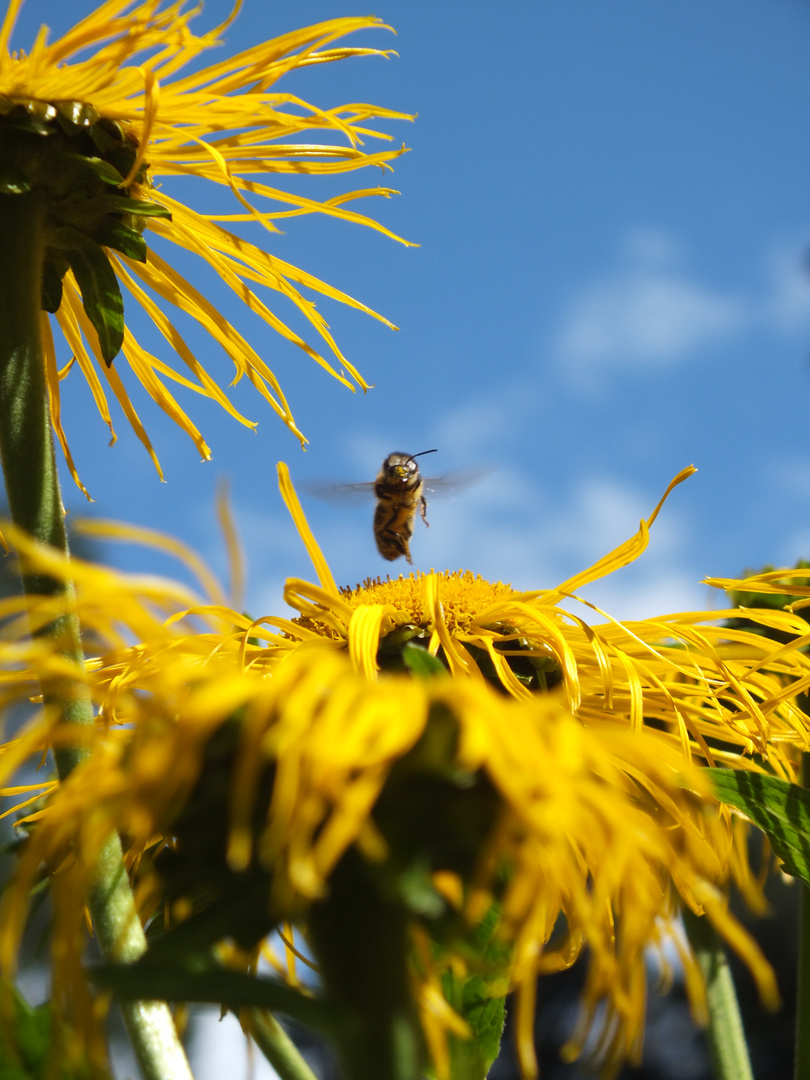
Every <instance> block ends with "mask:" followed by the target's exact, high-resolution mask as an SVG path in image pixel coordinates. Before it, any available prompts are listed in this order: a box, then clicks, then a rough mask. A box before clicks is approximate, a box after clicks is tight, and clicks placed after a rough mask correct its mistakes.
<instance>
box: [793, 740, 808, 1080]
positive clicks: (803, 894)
mask: <svg viewBox="0 0 810 1080" xmlns="http://www.w3.org/2000/svg"><path fill="white" fill-rule="evenodd" d="M801 782H802V786H803V787H806V788H810V754H802V772H801ZM797 885H798V887H799V964H798V971H797V988H796V1056H795V1061H794V1070H793V1076H794V1078H795V1080H808V1077H810V889H808V887H807V885H805V884H804V883H803V882H797Z"/></svg>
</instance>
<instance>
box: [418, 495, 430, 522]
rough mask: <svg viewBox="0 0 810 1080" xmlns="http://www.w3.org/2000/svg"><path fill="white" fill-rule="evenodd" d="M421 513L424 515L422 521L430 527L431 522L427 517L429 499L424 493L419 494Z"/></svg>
mask: <svg viewBox="0 0 810 1080" xmlns="http://www.w3.org/2000/svg"><path fill="white" fill-rule="evenodd" d="M419 513H420V514H421V515H422V521H424V523H425V525H426V527H427V528H428V529H429V528H430V522H429V521H428V519H427V499H426V498H425V496H424V495H420V496H419Z"/></svg>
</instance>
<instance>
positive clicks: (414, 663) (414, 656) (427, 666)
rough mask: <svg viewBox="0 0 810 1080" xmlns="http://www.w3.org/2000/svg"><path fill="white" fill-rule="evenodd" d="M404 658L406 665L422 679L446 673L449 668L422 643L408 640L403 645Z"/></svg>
mask: <svg viewBox="0 0 810 1080" xmlns="http://www.w3.org/2000/svg"><path fill="white" fill-rule="evenodd" d="M402 659H403V660H404V662H405V666H406V667H407V668H408V670H409V671H410V672H411V674H413V675H416V676H417V678H420V679H431V678H433V676H434V675H446V674H447V668H446V667H445V666H444V664H443V663H442V662H441V660H438V659H437V658H436V657H435V656H431V655H430V653H429V652H428V651H427V649H423V648H422V646H421V645H414V643H413V642H412V641H408V642H406V643H405V645H403V646H402Z"/></svg>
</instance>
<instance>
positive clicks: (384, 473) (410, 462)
mask: <svg viewBox="0 0 810 1080" xmlns="http://www.w3.org/2000/svg"><path fill="white" fill-rule="evenodd" d="M435 453H436V451H435V450H423V451H422V452H421V453H419V454H389V455H388V457H387V458H386V459H385V461H384V462H383V463H382V468H381V469H380V471H379V473H378V474H377V480H376V481H375V484H374V494H375V495H376V496H377V508H376V510H375V511H374V539H375V540H376V541H377V550H378V551H379V553H380V554H381V555H382V557H383V558H384V559H388V560H389V562H393V560H394V559H398V558H399V557H400V555H404V556H405V558H406V559H407V560H408V562H412V559H411V549H410V546H409V545H410V540H411V537H412V536H413V523H414V521H415V520H416V511H417V510H418V511H419V513H420V514H421V515H422V521H424V523H425V525H426V526H427V527H429V525H430V523H429V522H428V519H427V499H426V498H425V494H424V492H425V482H424V480H423V479H422V474H421V473H420V472H419V466H418V465H417V464H416V461H415V458H418V457H424V455H425V454H435Z"/></svg>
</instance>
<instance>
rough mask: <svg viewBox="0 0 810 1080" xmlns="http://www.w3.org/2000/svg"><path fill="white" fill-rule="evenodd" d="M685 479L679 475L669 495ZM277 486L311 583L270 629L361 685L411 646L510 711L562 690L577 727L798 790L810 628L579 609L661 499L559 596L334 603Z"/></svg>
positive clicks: (374, 586) (284, 477)
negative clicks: (645, 742)
mask: <svg viewBox="0 0 810 1080" xmlns="http://www.w3.org/2000/svg"><path fill="white" fill-rule="evenodd" d="M691 471H692V470H684V472H683V473H681V474H679V476H678V477H676V478H675V480H674V481H673V483H672V484H671V485H670V488H669V489H668V492H669V490H671V489H672V487H673V486H674V485H675V484H677V483H679V482H680V481H682V480H683V479H685V478H686V477H687V476H688V475H690V473H691ZM279 474H280V483H281V490H282V494H283V496H284V498H285V501H286V502H287V505H288V507H289V509H290V511H291V513H292V515H293V518H294V520H295V523H296V525H297V527H298V529H299V532H300V534H301V537H302V539H303V540H304V543H305V544H306V546H307V550H308V552H309V554H310V557H311V558H312V560H313V563H314V565H315V569H316V573H317V575H318V578H319V582H320V584H318V585H314V584H312V583H310V582H305V581H301V580H299V579H290V580H288V581H287V584H286V587H285V590H284V598H285V600H286V601H287V603H288V604H290V605H291V606H292V607H293V608H294V609H295V610H296V611H297V612H298V618H297V619H295V620H279V619H273V620H269V621H270V622H271V623H272V624H273V625H275V626H276V627H278V628H279V629H280V630H282V631H283V632H284V634H285V635H286V637H287V638H288V639H289V641H291V642H293V641H300V642H304V641H309V640H312V639H313V638H318V639H323V640H327V641H332V642H334V643H335V644H336V645H338V646H341V647H344V648H347V649H348V652H349V654H350V656H351V657H352V659H353V661H354V663H355V666H356V667H357V668H358V670H360V671H362V672H364V674H365V675H366V676H367V677H368V678H374V677H376V674H377V672H378V671H379V670H380V669H381V668H386V667H388V668H391V667H394V668H395V667H397V665H399V666H400V667H401V666H402V662H401V652H402V647H403V644H404V643H406V642H408V641H416V642H419V643H420V644H422V645H424V647H426V648H427V649H428V651H429V652H430V653H431V654H433V655H438V656H440V657H441V658H442V660H443V662H444V663H445V665H446V666H447V667H448V669H449V670H450V671H451V672H452V673H453V674H456V675H466V676H468V677H471V678H474V679H482V678H486V679H488V680H490V681H491V682H493V683H494V684H495V685H497V686H499V687H500V688H501V689H502V690H504V691H506V692H507V693H509V694H510V695H512V696H514V697H518V698H521V697H522V698H526V697H529V696H531V695H532V694H534V693H536V692H537V691H541V690H545V689H549V688H553V687H554V686H557V685H560V687H561V689H562V692H563V693H564V694H565V699H566V703H567V705H568V707H569V708H570V709H571V710H572V711H574V712H575V713H576V715H577V716H578V717H579V718H580V719H581V720H582V721H584V722H586V723H590V722H592V721H595V720H597V719H599V718H601V717H604V716H605V715H606V714H610V715H611V716H613V717H616V718H620V719H621V720H622V722H624V723H625V724H626V725H627V726H628V728H629V729H630V730H631V731H641V730H642V728H643V727H645V726H647V727H655V728H657V729H661V730H663V731H664V732H666V734H667V738H668V739H669V740H670V741H672V742H673V743H674V744H676V745H677V746H678V747H679V749H680V751H681V752H682V753H683V754H684V755H685V756H686V757H687V758H689V757H691V756H692V755H697V756H698V757H699V758H701V759H703V760H704V761H705V762H706V763H708V764H710V765H714V764H726V763H729V764H731V765H733V766H739V764H740V763H741V760H742V759H743V758H747V759H748V760H749V761H751V762H756V761H757V760H761V759H764V760H767V761H768V762H769V764H770V765H771V767H772V768H773V769H774V770H775V771H776V772H777V773H778V774H779V775H781V776H784V777H786V778H787V779H795V773H796V767H797V763H798V760H799V752H800V751H802V750H806V749H808V748H809V747H810V731H808V725H807V718H806V717H805V715H804V713H803V712H802V711H801V709H800V708H799V706H798V705H797V704H796V700H795V699H796V695H797V694H798V693H801V692H802V691H804V690H806V689H807V688H808V687H810V659H808V657H807V656H806V655H805V654H804V652H803V651H802V649H803V646H804V645H805V644H806V642H807V640H808V639H807V637H806V636H804V635H806V634H807V630H808V628H807V624H806V623H805V622H804V620H803V619H802V618H801V616H800V615H798V614H792V613H790V612H788V611H773V610H769V611H764V610H760V609H757V610H755V611H750V612H748V613H747V614H748V615H749V616H750V618H751V620H752V621H753V622H755V623H758V624H759V625H760V626H761V627H762V628H763V629H766V630H770V631H771V632H774V631H777V630H778V631H781V632H782V633H783V634H784V635H787V636H788V637H789V638H790V639H791V640H790V642H789V644H787V645H785V644H782V642H781V641H780V640H778V639H777V640H774V638H776V637H777V635H776V634H774V638H772V637H770V636H768V635H767V634H761V633H756V632H754V630H752V629H739V628H737V629H735V628H729V627H728V626H727V625H724V623H726V622H727V621H728V620H729V619H732V618H733V617H734V616H736V615H738V614H739V612H738V611H736V610H717V611H701V612H679V613H676V614H671V615H664V616H660V617H658V618H650V619H644V620H639V621H634V622H625V623H620V622H617V621H616V620H613V619H610V618H609V616H606V615H605V613H604V612H601V611H599V610H598V609H596V608H594V607H593V606H592V605H590V604H587V603H586V602H585V601H580V600H579V599H578V597H577V595H576V592H575V590H579V589H580V588H582V587H583V586H584V585H587V584H588V583H589V582H591V581H595V580H597V579H598V578H600V577H602V576H604V575H605V574H608V573H612V572H613V571H615V570H617V569H620V568H621V567H622V566H625V565H627V564H628V563H629V562H632V561H633V560H634V559H636V558H638V556H639V555H640V554H641V553H642V552H643V551H644V549H645V547H646V545H647V541H648V530H649V526H650V525H651V524H652V522H653V521H654V519H655V516H656V515H657V513H658V510H659V509H660V506H661V503H662V502H663V499H662V500H661V503H659V504H658V507H656V509H655V511H654V513H653V514H652V515H651V517H650V518H649V519H648V520H647V521H642V522H641V527H640V529H639V531H638V533H637V534H636V535H635V536H633V537H631V538H630V539H629V540H627V541H626V542H625V543H624V544H621V545H620V546H619V547H618V548H616V549H615V551H612V552H610V553H609V554H607V555H606V556H604V558H602V559H600V560H599V561H598V562H597V563H596V564H595V565H594V566H592V567H590V568H589V569H588V570H585V571H583V572H582V573H580V574H577V575H576V576H575V577H574V578H571V579H570V580H569V581H566V582H563V583H562V584H561V585H559V586H557V587H556V588H552V589H545V590H537V591H532V592H517V591H515V590H513V589H511V588H510V587H509V586H507V585H504V584H502V583H501V582H497V583H494V584H493V583H490V582H487V581H484V580H483V579H482V578H480V577H477V576H475V575H473V574H472V573H470V572H469V571H458V572H456V573H450V572H448V571H444V572H442V573H435V572H431V573H429V574H422V573H419V574H410V575H408V576H407V577H399V578H397V579H395V580H393V581H392V580H390V579H389V580H386V581H379V580H377V581H367V582H365V583H364V584H363V585H362V586H358V587H357V588H354V589H338V588H337V586H336V584H335V582H334V580H333V578H332V575H331V572H330V571H329V567H328V565H327V564H326V560H325V559H324V557H323V555H322V553H321V551H320V549H319V548H318V545H317V542H316V541H315V538H314V537H313V535H312V533H311V531H310V529H309V527H308V525H307V523H306V520H305V518H304V515H303V511H302V509H301V506H300V503H299V502H298V500H297V498H296V495H295V492H294V490H293V488H292V485H291V484H290V481H289V475H288V473H287V471H286V467H285V466H280V467H279ZM668 492H667V493H668ZM664 498H666V495H665V496H664ZM727 584H728V583H727ZM745 584H746V587H747V585H748V583H745ZM796 591H799V589H798V586H797V588H796ZM564 600H565V601H568V604H567V605H566V606H563V605H562V601H564ZM572 602H578V603H579V604H580V609H581V610H582V609H583V608H584V610H585V615H588V616H589V617H590V619H592V618H593V616H594V615H596V616H597V617H599V618H601V619H606V620H607V621H604V622H591V621H586V618H585V617H584V616H582V615H578V614H576V613H573V612H572V611H571V610H570V607H571V604H572ZM729 744H730V745H731V746H732V747H734V748H735V749H733V750H729Z"/></svg>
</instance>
